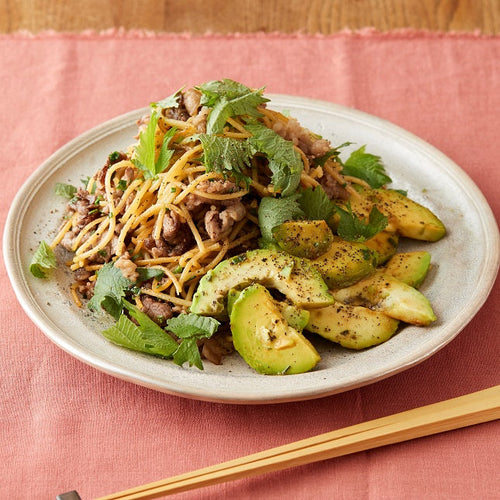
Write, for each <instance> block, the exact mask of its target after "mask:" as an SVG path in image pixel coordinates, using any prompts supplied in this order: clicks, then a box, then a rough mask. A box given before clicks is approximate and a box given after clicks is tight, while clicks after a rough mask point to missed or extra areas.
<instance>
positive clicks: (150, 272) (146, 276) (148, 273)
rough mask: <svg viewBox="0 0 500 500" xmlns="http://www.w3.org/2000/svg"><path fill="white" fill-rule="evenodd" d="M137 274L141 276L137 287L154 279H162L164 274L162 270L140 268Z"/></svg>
mask: <svg viewBox="0 0 500 500" xmlns="http://www.w3.org/2000/svg"><path fill="white" fill-rule="evenodd" d="M136 272H137V274H138V275H139V277H138V278H137V280H136V285H140V284H141V283H144V282H145V281H148V280H150V279H152V278H161V277H162V276H163V274H164V273H163V271H162V270H161V269H157V268H155V267H138V268H137V269H136Z"/></svg>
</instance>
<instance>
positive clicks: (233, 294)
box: [226, 288, 241, 316]
mask: <svg viewBox="0 0 500 500" xmlns="http://www.w3.org/2000/svg"><path fill="white" fill-rule="evenodd" d="M240 293H241V290H236V288H231V290H229V292H227V304H226V305H227V314H228V316H231V310H232V309H233V304H234V303H235V302H236V299H237V298H238V297H239V296H240Z"/></svg>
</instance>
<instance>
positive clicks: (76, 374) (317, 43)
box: [0, 30, 500, 500]
mask: <svg viewBox="0 0 500 500" xmlns="http://www.w3.org/2000/svg"><path fill="white" fill-rule="evenodd" d="M499 61H500V37H498V36H480V35H471V34H440V33H428V32H414V31H400V32H390V33H379V32H376V31H373V30H365V31H363V32H356V33H352V32H343V33H339V34H336V35H332V36H304V35H279V34H252V35H237V34H235V35H228V36H222V35H220V36H219V35H213V34H210V35H206V36H189V35H188V34H185V35H171V34H151V33H139V32H125V31H111V32H105V33H82V34H77V35H74V34H73V35H71V34H63V33H43V34H39V35H36V36H35V35H30V34H23V33H20V34H15V35H3V36H0V88H1V89H2V92H1V94H0V110H1V112H0V129H1V130H2V131H3V133H4V135H5V137H4V139H3V141H2V142H3V148H2V151H3V154H2V160H1V162H0V165H1V174H2V179H3V187H2V196H1V197H0V224H1V227H0V229H1V230H2V232H3V228H4V225H5V218H6V215H7V212H8V209H9V206H10V204H11V202H12V199H13V197H14V196H15V194H16V192H17V190H18V189H19V188H20V187H21V185H22V183H23V182H24V181H25V180H26V179H27V178H28V176H29V175H30V174H31V173H32V172H33V171H34V170H35V169H36V167H37V166H38V165H39V164H40V163H42V161H44V160H45V159H46V158H47V157H48V156H49V155H50V154H52V153H53V152H54V151H56V150H57V149H58V148H59V147H61V146H62V145H63V144H65V143H66V142H67V141H69V140H71V139H73V138H74V137H76V136H77V135H79V134H80V133H82V132H84V131H86V130H88V129H90V128H92V127H94V126H95V125H98V124H100V123H102V122H103V121H105V120H107V119H110V118H112V117H115V116H117V115H120V114H122V113H124V112H126V111H129V110H132V109H136V108H139V107H142V106H145V105H147V104H149V103H150V102H151V101H155V100H159V99H161V98H163V97H165V96H166V95H169V94H171V93H172V92H174V91H175V90H177V89H178V88H180V87H181V86H183V85H186V84H187V85H193V84H199V83H202V82H204V81H207V80H211V79H220V78H232V79H235V80H238V81H241V82H243V83H245V84H246V85H249V86H254V87H261V86H263V85H265V86H266V91H267V92H272V93H282V94H292V95H300V96H305V97H311V98H317V99H324V100H327V101H331V102H336V103H339V104H342V105H346V106H351V107H355V108H358V109H360V110H362V111H365V112H368V113H372V114H374V115H377V116H380V117H382V118H385V119H387V120H389V121H391V122H393V123H395V124H397V125H399V126H401V127H403V128H405V129H407V130H409V131H411V132H413V133H414V134H416V135H418V136H420V137H421V138H422V139H424V140H426V141H428V142H429V143H431V144H432V145H434V146H436V147H437V148H438V149H440V150H441V151H442V152H443V153H445V154H446V155H448V156H449V157H450V158H451V159H452V160H454V161H455V162H456V163H457V164H458V165H460V166H461V167H462V168H463V169H464V170H465V171H466V172H467V173H468V174H469V176H470V177H471V178H472V179H473V180H474V182H475V183H476V184H477V185H478V186H479V188H480V189H481V190H482V192H483V193H484V195H485V197H486V199H487V200H488V202H489V204H490V206H491V208H492V210H493V212H494V214H495V217H496V218H497V220H498V219H499V217H500V201H499V200H500V182H499V180H500V178H499V174H498V171H499V170H498V159H497V157H498V154H497V149H498V131H499V130H500V114H499V109H500V93H499V92H498V88H499V86H500V64H499ZM47 216H49V214H47ZM0 273H1V274H0V277H1V280H2V287H1V288H0V324H1V329H2V334H1V336H0V353H1V357H0V394H1V407H0V463H2V474H1V476H2V478H1V481H0V498H5V499H28V498H29V499H50V498H55V496H56V495H57V494H60V493H63V492H65V491H69V490H73V489H76V490H77V491H78V492H79V493H80V495H81V497H82V498H83V499H89V498H93V497H96V496H101V495H105V494H109V493H112V492H115V491H120V490H123V489H126V488H130V487H133V486H138V485H141V484H144V483H148V482H151V481H155V480H160V479H163V478H166V477H169V476H172V475H176V474H180V473H182V472H187V471H190V470H192V469H196V468H200V467H204V466H208V465H212V464H215V463H218V462H221V461H225V460H229V459H232V458H237V457H239V456H243V455H247V454H250V453H254V452H257V451H261V450H264V449H267V448H270V447H273V446H278V445H281V444H286V443H289V442H292V441H295V440H298V439H303V438H307V437H309V436H313V435H316V434H319V433H323V432H327V431H330V430H334V429H337V428H341V427H344V426H347V425H352V424H355V423H358V422H362V421H365V420H369V419H373V418H377V417H381V416H385V415H389V414H392V413H395V412H399V411H404V410H407V409H410V408H414V407H417V406H421V405H424V404H429V403H432V402H436V401H439V400H443V399H447V398H451V397H455V396H459V395H462V394H465V393H468V392H472V391H476V390H480V389H484V388H486V387H490V386H493V385H495V384H498V383H499V378H500V377H499V370H498V360H499V359H500V342H499V337H498V327H499V311H500V287H499V286H498V281H497V283H496V285H495V286H494V288H493V290H492V292H491V295H490V297H489V299H488V300H487V302H486V303H485V305H484V306H483V307H482V308H481V310H480V311H479V312H478V313H477V315H476V316H475V317H474V318H473V319H472V321H471V322H470V324H469V325H468V326H467V327H466V328H465V329H464V330H463V331H462V332H461V333H460V334H459V335H458V336H457V337H456V339H455V340H453V341H452V342H451V343H450V344H448V345H447V346H446V347H444V348H443V349H442V350H440V351H439V352H437V353H436V354H435V355H433V356H432V357H431V358H430V359H428V360H426V361H425V362H423V363H421V364H419V365H418V366H415V367H413V368H411V369H409V370H406V371H404V372H402V373H400V374H398V375H395V376H392V377H390V378H388V379H386V380H383V381H380V382H378V383H375V384H372V385H368V386H365V387H363V388H360V389H356V390H351V391H348V392H345V393H342V394H338V395H335V396H330V397H326V398H321V399H317V400H314V401H306V402H295V403H282V404H274V405H231V404H218V403H208V402H202V401H194V400H189V399H185V398H181V397H177V396H172V395H168V394H163V393H160V392H156V391H154V390H151V389H146V388H143V387H140V386H137V385H134V384H132V383H129V382H125V381H122V380H119V379H117V378H114V377H112V376H110V375H107V374H104V373H101V372H100V371H98V370H96V369H94V368H91V367H89V366H87V365H85V364H83V363H81V362H80V361H78V360H76V359H74V358H73V357H71V356H70V355H68V354H66V353H65V352H63V351H62V350H60V349H59V348H58V347H57V346H55V345H54V344H52V343H51V342H50V341H49V340H48V339H47V338H46V337H45V336H44V335H43V333H42V332H41V331H40V330H39V329H38V328H37V327H36V326H35V325H34V324H33V323H32V322H31V321H30V319H29V318H28V317H27V316H26V314H25V313H24V311H23V310H22V308H21V306H20V305H19V304H18V302H17V300H16V298H15V295H14V292H13V290H12V288H11V287H10V284H9V282H8V278H7V274H6V270H5V266H4V265H2V266H1V267H0ZM450 286H453V287H460V283H450ZM276 383H277V384H278V383H279V378H277V380H276ZM499 429H500V426H499V424H498V422H493V423H487V424H482V425H478V426H474V427H470V428H466V429H461V430H457V431H453V432H448V433H444V434H439V435H435V436H432V437H426V438H421V439H418V440H414V441H409V442H406V443H401V444H397V445H392V446H387V447H383V448H379V449H375V450H371V451H366V452H361V453H357V454H354V455H349V456H345V457H341V458H338V459H334V460H329V461H324V462H319V463H316V464H311V465H307V466H302V467H297V468H294V469H289V470H284V471H281V472H276V473H269V474H265V475H262V476H257V477H254V478H251V479H247V480H239V481H235V482H230V483H226V484H222V485H216V486H212V487H208V488H203V489H200V490H198V491H193V492H186V493H183V494H181V495H179V496H178V497H177V498H186V499H201V498H203V499H205V498H206V499H224V498H227V499H246V498H265V499H268V500H272V499H276V500H278V499H283V498H293V499H310V498H311V499H312V498H314V499H323V498H324V499H329V498H336V499H338V500H340V499H351V498H353V499H354V498H355V499H357V500H363V499H365V500H368V499H369V500H375V499H389V498H390V499H397V498H405V499H407V500H411V499H415V500H416V499H422V498H425V499H427V500H432V499H436V500H437V499H443V498H447V499H481V500H485V499H493V498H498V495H499V491H500V481H499V477H498V470H499V468H500V457H499V453H498V451H499V450H498V437H499V433H498V431H499Z"/></svg>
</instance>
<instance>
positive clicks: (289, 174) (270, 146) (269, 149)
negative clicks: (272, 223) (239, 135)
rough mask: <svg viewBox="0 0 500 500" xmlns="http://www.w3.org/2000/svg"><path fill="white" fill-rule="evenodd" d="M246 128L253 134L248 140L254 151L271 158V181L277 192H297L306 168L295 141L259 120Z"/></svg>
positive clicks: (284, 193)
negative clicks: (289, 139)
mask: <svg viewBox="0 0 500 500" xmlns="http://www.w3.org/2000/svg"><path fill="white" fill-rule="evenodd" d="M246 129H247V130H248V131H249V132H250V133H251V134H252V137H250V138H249V139H248V142H249V144H250V146H251V148H252V151H253V153H254V154H255V153H263V154H265V155H266V156H267V158H268V160H269V165H268V166H269V169H270V170H271V172H272V177H271V182H272V184H273V186H274V190H275V191H276V192H280V193H281V195H282V196H288V195H291V194H292V193H294V192H295V190H296V189H297V187H298V185H299V182H300V175H301V173H302V170H303V168H304V165H303V163H302V158H301V157H300V154H299V153H297V151H295V148H294V147H293V143H292V142H291V141H287V140H286V139H283V137H281V136H280V135H278V134H277V133H276V132H274V130H271V129H269V128H267V127H266V126H265V125H263V124H261V123H257V122H253V123H248V124H247V125H246Z"/></svg>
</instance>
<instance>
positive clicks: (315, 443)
mask: <svg viewBox="0 0 500 500" xmlns="http://www.w3.org/2000/svg"><path fill="white" fill-rule="evenodd" d="M498 418H500V385H497V386H495V387H491V388H489V389H485V390H482V391H478V392H474V393H472V394H468V395H465V396H460V397H457V398H453V399H449V400H446V401H441V402H439V403H434V404H430V405H427V406H422V407H420V408H415V409H413V410H408V411H404V412H402V413H397V414H395V415H391V416H388V417H382V418H377V419H375V420H370V421H368V422H363V423H361V424H356V425H352V426H349V427H345V428H343V429H338V430H335V431H332V432H327V433H325V434H320V435H318V436H314V437H311V438H308V439H303V440H301V441H297V442H295V443H290V444H287V445H284V446H278V447H277V448H271V449H269V450H266V451H263V452H259V453H254V454H252V455H248V456H246V457H242V458H238V459H235V460H230V461H228V462H224V463H221V464H218V465H214V466H211V467H206V468H203V469H198V470H196V471H192V472H188V473H186V474H181V475H178V476H174V477H171V478H169V479H164V480H161V481H157V482H153V483H149V484H146V485H143V486H139V487H136V488H132V489H128V490H125V491H122V492H118V493H114V494H111V495H108V496H105V497H102V498H101V499H99V500H138V499H141V500H143V499H150V498H158V497H160V496H166V495H170V494H174V493H180V492H182V491H187V490H191V489H195V488H200V487H204V486H209V485H213V484H218V483H222V482H226V481H232V480H236V479H242V478H244V477H249V476H254V475H257V474H263V473H267V472H273V471H277V470H281V469H285V468H288V467H295V466H299V465H305V464H309V463H313V462H317V461H320V460H327V459H329V458H334V457H339V456H342V455H347V454H349V453H355V452H358V451H363V450H368V449H372V448H377V447H379V446H385V445H388V444H393V443H399V442H402V441H407V440H410V439H415V438H419V437H423V436H429V435H432V434H437V433H439V432H444V431H449V430H452V429H458V428H461V427H466V426H469V425H475V424H479V423H482V422H488V421H491V420H496V419H498Z"/></svg>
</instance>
